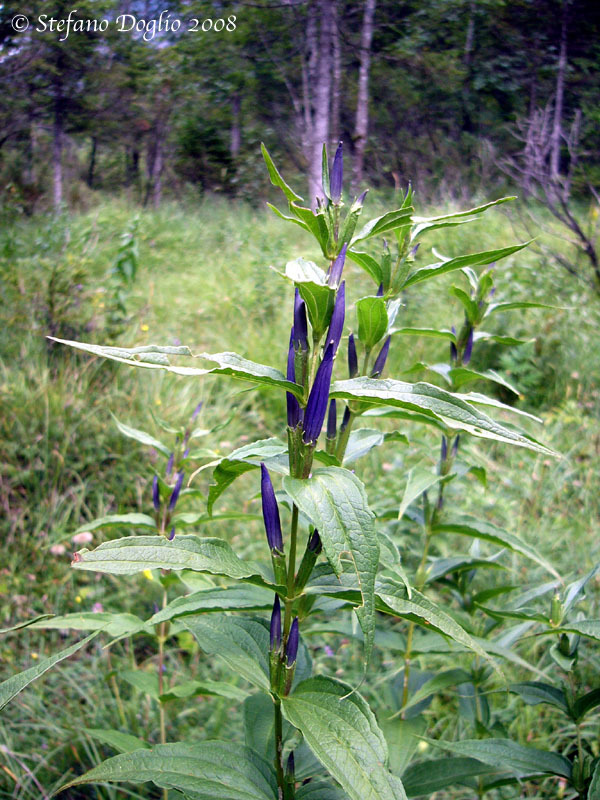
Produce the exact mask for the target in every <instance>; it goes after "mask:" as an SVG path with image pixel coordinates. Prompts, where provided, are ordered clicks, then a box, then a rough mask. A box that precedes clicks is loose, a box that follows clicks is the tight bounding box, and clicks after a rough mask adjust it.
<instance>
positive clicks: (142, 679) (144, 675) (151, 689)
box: [119, 669, 158, 701]
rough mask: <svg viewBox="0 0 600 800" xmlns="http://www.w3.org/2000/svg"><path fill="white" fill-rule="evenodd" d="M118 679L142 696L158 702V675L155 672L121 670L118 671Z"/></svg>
mask: <svg viewBox="0 0 600 800" xmlns="http://www.w3.org/2000/svg"><path fill="white" fill-rule="evenodd" d="M119 678H121V680H124V681H125V682H126V683H128V684H129V685H130V686H133V687H134V688H135V689H137V690H138V691H140V692H141V693H142V694H147V695H148V696H149V697H151V698H152V699H153V700H156V701H158V675H157V674H156V672H145V671H144V670H142V669H122V670H119Z"/></svg>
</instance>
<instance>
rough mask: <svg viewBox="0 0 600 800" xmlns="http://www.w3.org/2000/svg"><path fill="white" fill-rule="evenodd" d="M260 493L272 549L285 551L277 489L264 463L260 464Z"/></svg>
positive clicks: (268, 539) (280, 551)
mask: <svg viewBox="0 0 600 800" xmlns="http://www.w3.org/2000/svg"><path fill="white" fill-rule="evenodd" d="M260 473H261V480H260V494H261V497H262V512H263V519H264V522H265V531H266V533H267V542H268V543H269V547H270V548H271V550H277V551H278V552H279V553H283V537H282V536H281V520H280V519H279V507H278V505H277V500H276V499H275V490H274V489H273V484H272V483H271V476H270V475H269V471H268V470H267V468H266V467H265V465H264V463H261V465H260Z"/></svg>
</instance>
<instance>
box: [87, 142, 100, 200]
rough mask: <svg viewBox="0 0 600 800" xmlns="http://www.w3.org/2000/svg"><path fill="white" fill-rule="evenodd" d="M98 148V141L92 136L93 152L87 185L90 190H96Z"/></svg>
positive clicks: (91, 153)
mask: <svg viewBox="0 0 600 800" xmlns="http://www.w3.org/2000/svg"><path fill="white" fill-rule="evenodd" d="M97 146H98V139H97V138H96V137H95V136H92V150H91V152H90V163H89V165H88V174H87V185H88V186H89V187H90V189H93V188H94V171H95V169H96V148H97Z"/></svg>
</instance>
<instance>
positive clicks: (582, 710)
mask: <svg viewBox="0 0 600 800" xmlns="http://www.w3.org/2000/svg"><path fill="white" fill-rule="evenodd" d="M598 706H600V689H592V691H591V692H587V693H586V694H584V695H583V697H580V698H578V699H577V700H576V701H575V705H574V707H573V715H574V717H575V719H576V720H580V719H582V717H585V715H586V714H587V713H588V712H589V711H591V710H592V709H594V708H597V707H598Z"/></svg>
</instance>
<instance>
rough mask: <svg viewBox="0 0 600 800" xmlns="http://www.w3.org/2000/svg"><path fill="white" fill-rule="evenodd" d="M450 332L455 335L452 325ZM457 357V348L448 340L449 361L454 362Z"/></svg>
mask: <svg viewBox="0 0 600 800" xmlns="http://www.w3.org/2000/svg"><path fill="white" fill-rule="evenodd" d="M452 333H453V334H454V335H455V336H456V328H455V327H454V325H453V326H452ZM457 359H458V350H457V349H456V345H455V344H454V342H450V361H451V362H452V363H453V364H454V363H455V362H456V361H457Z"/></svg>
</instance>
